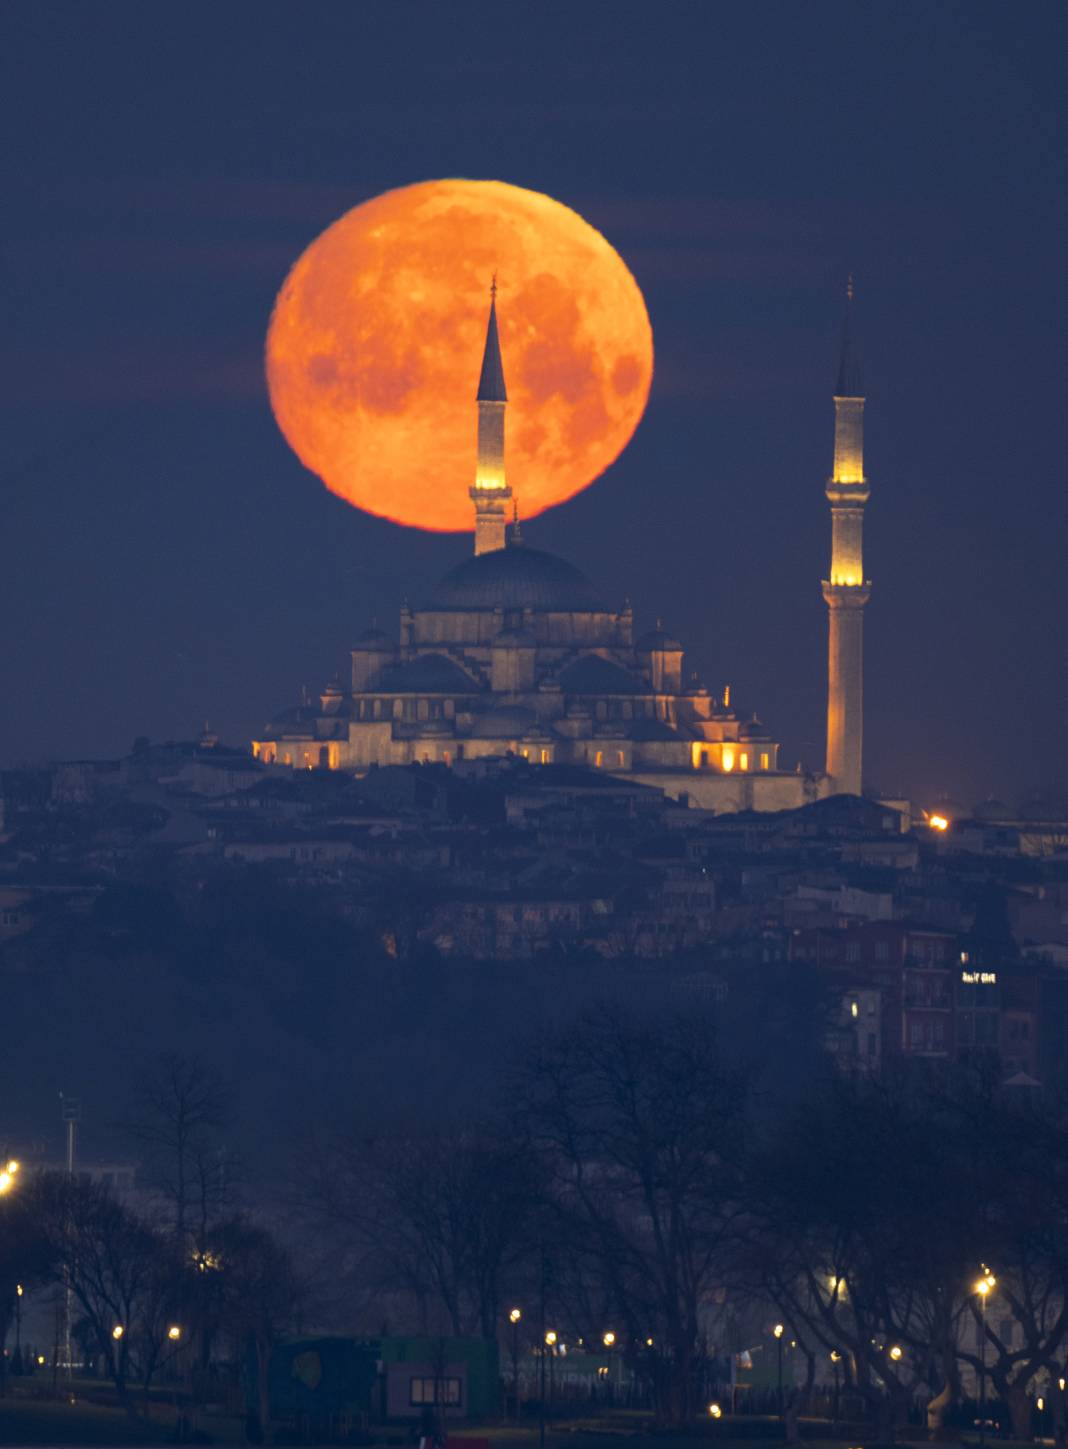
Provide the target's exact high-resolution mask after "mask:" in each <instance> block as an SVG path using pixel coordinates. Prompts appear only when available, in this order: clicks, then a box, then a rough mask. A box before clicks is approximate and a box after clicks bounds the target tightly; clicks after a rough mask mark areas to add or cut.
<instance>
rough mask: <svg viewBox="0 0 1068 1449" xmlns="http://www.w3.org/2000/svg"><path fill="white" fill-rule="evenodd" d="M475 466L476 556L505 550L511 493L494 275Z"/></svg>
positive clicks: (480, 381)
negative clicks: (507, 470) (508, 477)
mask: <svg viewBox="0 0 1068 1449" xmlns="http://www.w3.org/2000/svg"><path fill="white" fill-rule="evenodd" d="M476 402H477V403H478V463H477V466H476V470H475V481H474V485H473V486H472V487H471V489H470V494H471V498H472V500H473V502H474V505H475V553H476V554H478V553H489V552H491V551H492V550H494V549H498V548H504V546H505V544H506V543H507V541H508V503H509V501H510V499H511V497H512V490H511V489H510V488H509V487H508V484H507V481H506V480H505V476H504V411H505V407H506V406H507V403H508V391H507V389H506V388H505V385H504V363H503V362H502V361H501V340H500V337H499V335H498V332H497V273H496V272H494V274H493V281H492V282H491V283H490V310H489V321H488V323H487V325H486V345H485V348H484V349H483V352H482V372H481V374H480V375H479V379H478V393H477V394H476Z"/></svg>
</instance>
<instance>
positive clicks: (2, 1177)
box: [0, 1157, 22, 1197]
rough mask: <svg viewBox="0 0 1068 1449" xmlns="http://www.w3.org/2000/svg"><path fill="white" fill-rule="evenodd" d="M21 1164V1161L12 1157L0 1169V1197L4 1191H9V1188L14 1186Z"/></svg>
mask: <svg viewBox="0 0 1068 1449" xmlns="http://www.w3.org/2000/svg"><path fill="white" fill-rule="evenodd" d="M21 1165H22V1164H21V1163H19V1162H16V1161H15V1159H14V1158H13V1157H12V1158H11V1159H10V1160H9V1161H8V1163H7V1164H6V1166H5V1167H4V1169H3V1171H0V1197H2V1196H3V1194H4V1193H5V1192H10V1191H11V1189H12V1188H13V1187H14V1186H15V1179H16V1178H17V1177H18V1175H19V1168H20V1166H21Z"/></svg>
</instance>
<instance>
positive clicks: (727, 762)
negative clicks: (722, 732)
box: [720, 745, 734, 775]
mask: <svg viewBox="0 0 1068 1449" xmlns="http://www.w3.org/2000/svg"><path fill="white" fill-rule="evenodd" d="M720 762H721V763H722V765H723V768H724V770H725V771H726V772H727V774H728V775H729V774H730V772H731V771H732V770H733V769H734V749H733V747H732V746H731V745H724V746H723V749H722V752H721V753H720Z"/></svg>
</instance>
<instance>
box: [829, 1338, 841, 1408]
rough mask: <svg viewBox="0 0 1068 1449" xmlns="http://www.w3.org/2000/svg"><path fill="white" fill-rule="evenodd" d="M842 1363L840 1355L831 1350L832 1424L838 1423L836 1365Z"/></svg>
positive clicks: (836, 1351)
mask: <svg viewBox="0 0 1068 1449" xmlns="http://www.w3.org/2000/svg"><path fill="white" fill-rule="evenodd" d="M841 1362H842V1355H841V1354H840V1353H839V1352H838V1350H837V1349H836V1348H832V1349H831V1367H832V1369H833V1370H834V1422H835V1424H837V1423H838V1365H839V1364H840V1363H841Z"/></svg>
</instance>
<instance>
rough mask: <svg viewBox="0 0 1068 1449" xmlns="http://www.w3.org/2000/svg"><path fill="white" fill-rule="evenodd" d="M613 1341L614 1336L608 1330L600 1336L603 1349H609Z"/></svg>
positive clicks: (614, 1339)
mask: <svg viewBox="0 0 1068 1449" xmlns="http://www.w3.org/2000/svg"><path fill="white" fill-rule="evenodd" d="M615 1341H616V1336H615V1334H614V1333H613V1332H612V1330H611V1329H610V1328H609V1329H607V1330H606V1331H605V1332H604V1333H603V1334H602V1335H601V1342H602V1343H603V1344H604V1346H605V1348H611V1347H612V1345H613V1344H614V1343H615Z"/></svg>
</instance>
